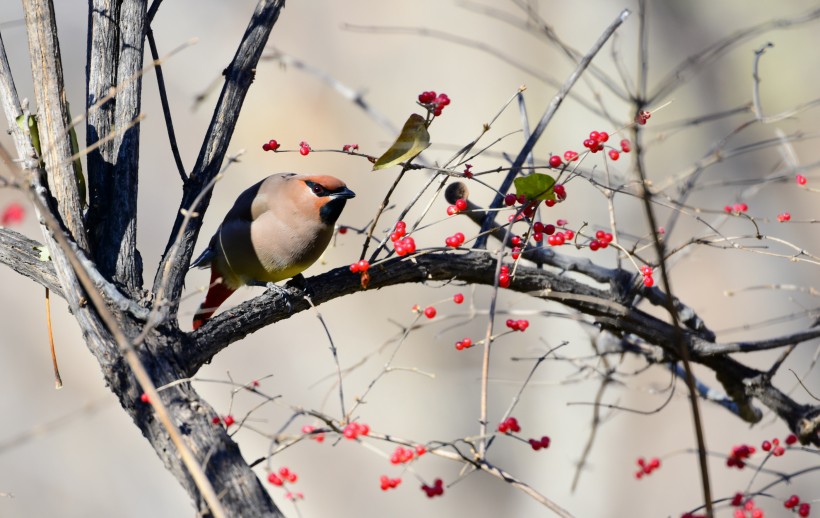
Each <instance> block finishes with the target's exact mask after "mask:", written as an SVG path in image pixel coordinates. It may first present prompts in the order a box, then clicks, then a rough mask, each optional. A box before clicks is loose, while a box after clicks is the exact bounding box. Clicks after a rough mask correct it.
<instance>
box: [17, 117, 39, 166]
mask: <svg viewBox="0 0 820 518" xmlns="http://www.w3.org/2000/svg"><path fill="white" fill-rule="evenodd" d="M17 125H18V126H19V127H20V129H21V130H23V133H26V134H28V136H29V138H30V139H31V145H32V146H34V151H36V152H37V156H38V157H40V158H42V156H43V155H42V153H41V151H40V132H39V131H38V130H37V118H36V117H35V116H34V115H28V114H24V115H20V116H19V117H17Z"/></svg>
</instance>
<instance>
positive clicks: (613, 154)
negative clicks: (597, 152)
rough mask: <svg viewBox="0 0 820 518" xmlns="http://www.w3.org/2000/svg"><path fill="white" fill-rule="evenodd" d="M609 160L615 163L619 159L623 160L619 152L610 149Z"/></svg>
mask: <svg viewBox="0 0 820 518" xmlns="http://www.w3.org/2000/svg"><path fill="white" fill-rule="evenodd" d="M609 158H611V159H612V160H613V161H615V160H618V159H619V158H621V154H620V153H618V151H616V150H614V149H610V150H609Z"/></svg>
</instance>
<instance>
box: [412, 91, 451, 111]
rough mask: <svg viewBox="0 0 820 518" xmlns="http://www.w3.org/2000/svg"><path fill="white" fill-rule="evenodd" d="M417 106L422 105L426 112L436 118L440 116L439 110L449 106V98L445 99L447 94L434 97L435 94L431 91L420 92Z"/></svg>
mask: <svg viewBox="0 0 820 518" xmlns="http://www.w3.org/2000/svg"><path fill="white" fill-rule="evenodd" d="M419 104H421V105H423V106H424V107H425V108H427V110H428V111H430V112H432V113H433V115H434V116H436V117H438V116H439V115H441V110H443V109H444V107H445V106H447V105H448V104H450V98H449V97H447V94H438V95H436V92H433V91H430V92H422V93H420V94H419Z"/></svg>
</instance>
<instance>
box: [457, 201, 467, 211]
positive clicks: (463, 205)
mask: <svg viewBox="0 0 820 518" xmlns="http://www.w3.org/2000/svg"><path fill="white" fill-rule="evenodd" d="M456 208H457V209H458V210H459V211H463V210H467V200H463V199H458V200H456Z"/></svg>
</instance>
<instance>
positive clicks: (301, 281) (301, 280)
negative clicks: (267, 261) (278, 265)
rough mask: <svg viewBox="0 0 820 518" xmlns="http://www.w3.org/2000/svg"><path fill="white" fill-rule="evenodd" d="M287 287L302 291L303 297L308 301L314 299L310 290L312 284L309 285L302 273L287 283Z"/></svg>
mask: <svg viewBox="0 0 820 518" xmlns="http://www.w3.org/2000/svg"><path fill="white" fill-rule="evenodd" d="M285 286H286V287H288V288H295V289H297V290H299V291H301V292H302V296H303V297H305V298H307V299H312V298H313V290H312V289H310V284H308V282H307V279H305V276H304V275H302V274H301V273H300V274H297V275H294V276H293V278H292V279H291V280H289V281H288V282H286V283H285Z"/></svg>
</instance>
